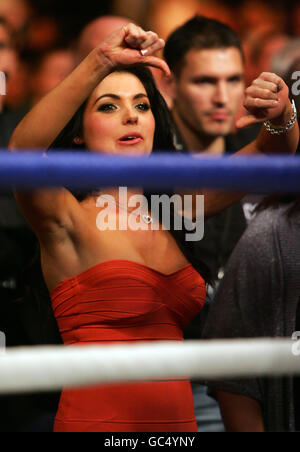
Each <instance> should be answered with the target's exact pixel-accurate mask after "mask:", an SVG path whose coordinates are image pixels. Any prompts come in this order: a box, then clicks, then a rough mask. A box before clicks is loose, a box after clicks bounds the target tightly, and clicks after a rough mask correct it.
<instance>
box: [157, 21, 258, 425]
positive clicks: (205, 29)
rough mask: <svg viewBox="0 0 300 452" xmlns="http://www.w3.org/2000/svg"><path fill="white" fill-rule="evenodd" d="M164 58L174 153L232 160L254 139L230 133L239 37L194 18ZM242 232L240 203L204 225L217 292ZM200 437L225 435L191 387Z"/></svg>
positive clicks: (206, 257)
mask: <svg viewBox="0 0 300 452" xmlns="http://www.w3.org/2000/svg"><path fill="white" fill-rule="evenodd" d="M164 57H165V60H166V62H167V63H168V65H169V67H170V69H171V72H172V76H171V79H170V80H169V81H168V82H167V86H166V87H165V89H166V97H167V98H170V99H171V104H172V116H173V119H174V122H175V125H176V128H177V132H176V136H175V137H174V139H175V147H176V149H177V150H178V151H180V152H185V153H190V154H192V155H193V156H202V155H204V154H207V155H214V156H221V155H224V154H231V153H234V152H236V151H238V150H239V149H241V148H242V147H244V146H246V145H247V144H248V143H249V142H251V141H252V140H253V139H255V137H256V134H257V133H258V130H257V128H255V131H254V132H253V129H252V130H251V131H250V134H249V131H247V132H246V133H245V131H243V132H240V133H233V132H234V125H235V119H236V117H237V114H238V110H239V109H240V107H241V104H242V101H243V97H244V90H245V82H244V79H245V73H244V55H243V51H242V46H241V42H240V40H239V38H238V36H237V34H236V33H235V32H234V31H233V30H231V29H230V28H229V27H228V26H226V25H224V24H222V23H221V22H219V21H216V20H213V19H208V18H206V17H203V16H195V17H194V18H193V19H191V20H189V21H188V22H186V23H185V24H184V25H182V26H181V27H179V28H177V29H176V30H175V31H174V32H173V33H172V34H171V35H170V36H169V38H168V39H167V42H166V46H165V49H164ZM245 228H246V218H245V215H244V212H243V207H242V204H241V203H240V202H238V203H236V204H235V205H233V206H232V207H230V208H229V209H226V211H225V212H222V213H221V214H219V215H217V216H215V217H214V218H212V219H209V220H207V221H206V223H205V234H204V238H203V240H202V241H199V242H194V249H193V252H194V253H195V254H196V255H197V257H198V258H199V259H201V261H203V262H204V263H205V264H206V265H207V266H208V268H209V269H210V273H211V276H212V280H213V281H214V283H215V284H214V286H215V287H217V285H218V283H219V282H220V280H221V279H222V277H223V275H224V271H225V266H226V262H227V260H228V258H229V256H230V254H231V252H232V251H233V249H234V247H235V245H236V243H237V242H238V240H239V239H240V237H241V235H242V234H243V232H244V230H245ZM214 291H215V289H214V288H213V287H210V289H209V299H208V300H207V303H206V306H205V309H204V310H203V312H202V313H201V314H200V316H198V317H197V318H196V320H195V321H194V322H192V324H191V325H190V326H189V327H188V328H187V329H186V331H185V337H186V338H187V339H199V338H200V337H201V331H202V328H203V324H204V321H205V318H206V313H207V312H208V310H209V305H210V300H211V299H212V298H213V296H214ZM192 389H193V394H194V404H195V413H196V418H197V422H198V429H199V431H223V428H224V427H223V424H222V421H221V415H220V412H219V408H218V406H217V405H216V403H215V402H214V400H212V399H210V398H209V397H208V396H207V395H206V388H205V387H204V386H201V385H199V384H197V383H196V382H194V383H193V384H192Z"/></svg>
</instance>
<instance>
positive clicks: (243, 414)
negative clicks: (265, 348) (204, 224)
mask: <svg viewBox="0 0 300 452" xmlns="http://www.w3.org/2000/svg"><path fill="white" fill-rule="evenodd" d="M257 211H258V214H257V216H256V218H255V219H254V220H253V221H252V222H251V224H250V225H249V227H248V229H247V231H246V232H245V234H244V235H243V237H242V238H241V240H240V241H239V243H238V245H237V246H236V248H235V250H234V252H233V254H232V256H231V257H230V259H229V262H228V267H227V272H226V274H225V277H224V279H223V280H222V282H221V284H220V287H219V290H218V292H217V294H216V297H215V300H214V303H213V305H212V308H211V311H210V313H209V316H208V319H207V322H206V324H205V328H204V333H203V337H204V338H205V339H238V338H244V339H248V338H254V337H256V338H263V337H265V338H271V337H273V338H279V337H287V338H289V339H291V338H292V336H293V333H294V332H295V331H300V246H299V244H300V196H299V195H298V196H290V195H283V196H274V195H272V196H270V197H268V198H266V199H265V200H264V201H263V203H262V204H261V205H260V206H259V208H258V209H257ZM224 313H226V314H224ZM266 320H267V321H266ZM291 353H292V350H291ZM208 386H209V388H210V391H211V394H213V395H214V396H215V397H216V398H217V400H218V402H219V404H220V407H221V411H222V416H223V419H224V423H225V425H226V430H227V431H230V432H264V431H267V432H284V431H285V432H287V431H295V430H296V431H300V379H299V378H293V375H291V376H288V377H285V378H278V377H277V378H260V377H258V378H247V379H238V378H226V379H221V378H220V379H215V380H214V381H209V382H208Z"/></svg>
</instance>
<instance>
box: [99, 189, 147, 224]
mask: <svg viewBox="0 0 300 452" xmlns="http://www.w3.org/2000/svg"><path fill="white" fill-rule="evenodd" d="M100 198H103V199H105V200H106V201H108V202H110V201H111V199H107V198H106V197H105V195H100ZM113 203H114V205H115V206H119V207H121V209H123V210H126V211H127V212H129V210H128V208H127V207H125V206H122V204H120V203H119V202H117V201H115V200H113ZM129 213H130V214H131V213H133V215H135V216H136V217H138V216H139V215H140V214H137V213H134V211H132V212H129ZM141 218H142V220H143V222H144V223H145V224H152V223H153V218H152V217H151V216H150V215H148V214H147V215H141Z"/></svg>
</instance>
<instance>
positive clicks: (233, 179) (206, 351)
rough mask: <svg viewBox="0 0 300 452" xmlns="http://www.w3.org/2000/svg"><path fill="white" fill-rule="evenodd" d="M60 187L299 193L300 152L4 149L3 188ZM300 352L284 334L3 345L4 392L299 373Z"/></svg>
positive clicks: (0, 387) (0, 159) (0, 382)
mask: <svg viewBox="0 0 300 452" xmlns="http://www.w3.org/2000/svg"><path fill="white" fill-rule="evenodd" d="M45 157H46V158H45ZM54 186H65V187H68V188H70V189H83V188H91V187H101V186H103V187H109V186H127V187H137V186H143V187H144V188H145V189H151V190H155V189H160V190H162V189H165V190H168V189H170V188H171V187H185V188H198V187H201V188H212V189H222V190H237V191H240V192H241V191H242V192H247V193H264V194H267V193H271V192H278V193H300V158H299V157H295V156H259V157H252V156H250V157H239V158H229V157H218V158H212V157H201V158H194V157H191V156H186V155H176V154H174V155H170V154H160V155H159V154H155V155H152V156H151V157H131V158H128V157H120V156H118V157H117V156H116V157H111V156H109V157H108V156H103V155H96V154H95V155H94V154H93V153H92V154H91V153H89V155H88V158H87V154H86V153H81V152H80V153H78V152H76V153H70V152H64V153H62V152H59V153H54V152H51V153H48V154H46V155H44V156H43V155H42V153H41V152H38V153H37V151H35V152H28V151H27V152H25V153H23V152H21V153H19V152H18V153H13V154H12V153H7V152H2V153H1V152H0V188H1V187H3V188H7V187H14V188H19V189H32V188H38V187H54ZM295 346H296V348H295ZM298 350H299V353H298ZM0 352H1V349H0ZM299 355H300V346H299V344H298V342H295V341H291V340H288V339H283V338H281V339H248V340H222V341H220V340H218V341H195V342H194V341H185V342H184V343H181V342H156V341H155V342H151V343H136V344H126V345H123V344H121V345H111V344H108V345H105V346H84V347H83V346H80V347H78V346H72V347H65V346H55V347H31V348H15V349H7V350H4V349H3V353H0V393H2V394H3V393H19V392H36V391H48V390H56V389H61V388H62V387H63V386H65V387H66V386H67V387H69V386H70V387H73V386H81V385H94V384H98V383H107V382H124V381H139V380H149V379H162V378H182V377H185V378H197V379H199V378H202V379H204V378H208V379H209V378H210V379H213V378H227V377H228V378H229V377H241V378H243V377H244V378H246V377H255V376H265V377H266V376H286V375H291V374H294V375H300V357H299Z"/></svg>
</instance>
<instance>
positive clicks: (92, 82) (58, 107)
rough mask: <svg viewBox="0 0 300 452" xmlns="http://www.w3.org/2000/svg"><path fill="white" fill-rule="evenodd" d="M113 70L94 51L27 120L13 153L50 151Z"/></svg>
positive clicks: (19, 129) (13, 144) (17, 134)
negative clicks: (79, 109)
mask: <svg viewBox="0 0 300 452" xmlns="http://www.w3.org/2000/svg"><path fill="white" fill-rule="evenodd" d="M109 71H110V68H109V66H108V64H107V61H106V59H105V58H104V57H102V55H101V53H100V52H98V51H97V50H94V51H93V52H91V53H90V55H89V56H88V57H87V58H86V59H85V60H84V61H83V62H82V63H81V64H80V65H79V66H78V67H77V68H76V69H75V70H74V71H73V72H72V73H71V74H70V75H69V76H68V77H67V78H66V79H65V80H64V81H63V82H61V83H60V84H59V85H58V86H57V87H56V88H54V89H53V90H52V91H51V92H50V93H48V94H47V95H46V96H45V97H44V98H43V99H42V100H41V101H40V102H39V103H38V104H37V105H36V106H34V108H33V109H32V110H31V111H30V112H29V113H28V114H27V115H26V116H25V117H24V119H23V120H22V121H21V122H20V124H19V125H18V126H17V128H16V129H15V131H14V133H13V135H12V137H11V140H10V144H9V148H10V149H11V150H14V149H47V148H48V147H49V146H50V145H51V143H52V142H53V141H54V140H55V138H56V137H57V136H58V135H59V133H60V132H61V131H62V130H63V128H64V127H65V126H66V125H67V124H68V122H69V121H70V120H71V118H72V117H73V115H74V114H75V113H76V111H77V110H78V108H80V106H81V105H82V104H83V103H84V102H85V100H86V99H87V98H88V96H89V95H90V94H91V93H92V92H93V90H94V89H95V88H96V86H97V85H98V84H99V83H100V81H101V80H102V79H103V78H104V77H105V76H106V75H107V74H108V73H109Z"/></svg>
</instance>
